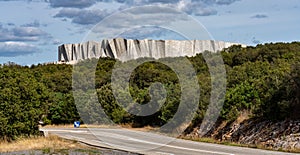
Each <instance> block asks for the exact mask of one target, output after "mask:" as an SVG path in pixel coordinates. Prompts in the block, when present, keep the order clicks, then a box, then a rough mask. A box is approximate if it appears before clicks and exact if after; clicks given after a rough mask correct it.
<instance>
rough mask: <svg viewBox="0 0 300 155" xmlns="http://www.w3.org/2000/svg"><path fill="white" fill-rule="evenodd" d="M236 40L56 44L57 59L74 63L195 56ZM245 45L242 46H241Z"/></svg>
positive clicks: (220, 48) (104, 41) (106, 41)
mask: <svg viewBox="0 0 300 155" xmlns="http://www.w3.org/2000/svg"><path fill="white" fill-rule="evenodd" d="M232 45H240V44H237V43H228V42H223V41H213V40H191V41H189V40H182V41H181V40H148V39H145V40H131V39H123V38H116V39H109V40H106V39H105V40H102V41H100V42H95V41H88V42H85V43H79V44H63V45H61V46H59V47H58V61H59V62H76V61H78V60H83V59H88V58H94V57H111V58H116V59H119V60H121V61H127V60H131V59H137V58H142V57H152V58H156V59H158V58H164V57H179V56H195V55H196V54H197V53H202V52H204V51H206V50H208V51H211V52H216V51H219V50H222V49H224V48H228V47H230V46H232ZM242 46H245V45H242Z"/></svg>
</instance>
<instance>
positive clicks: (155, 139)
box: [40, 128, 294, 155]
mask: <svg viewBox="0 0 300 155" xmlns="http://www.w3.org/2000/svg"><path fill="white" fill-rule="evenodd" d="M40 130H41V131H44V133H45V134H54V135H57V136H60V137H62V138H67V139H74V140H78V141H81V142H84V143H87V144H90V145H94V146H99V147H106V148H112V149H118V150H124V151H129V152H135V153H139V154H149V155H201V154H203V155H253V154H257V155H289V154H290V155H294V154H292V153H283V152H275V151H267V150H260V149H252V148H244V147H234V146H225V145H218V144H210V143H201V142H193V141H188V140H182V139H176V138H171V137H168V136H164V135H161V134H156V133H149V132H142V131H132V130H127V129H108V128H89V129H87V128H76V129H72V128H68V129H67V128H41V129H40Z"/></svg>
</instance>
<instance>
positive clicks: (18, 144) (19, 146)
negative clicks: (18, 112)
mask: <svg viewBox="0 0 300 155" xmlns="http://www.w3.org/2000/svg"><path fill="white" fill-rule="evenodd" d="M0 146H1V147H0V152H16V151H26V150H42V149H48V148H51V149H56V150H59V149H78V148H88V147H87V146H84V145H82V144H80V143H78V142H76V141H72V140H66V139H62V138H59V137H57V136H53V135H50V136H48V137H35V138H26V139H19V140H16V141H14V142H11V143H9V142H0Z"/></svg>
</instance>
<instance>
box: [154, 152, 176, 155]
mask: <svg viewBox="0 0 300 155" xmlns="http://www.w3.org/2000/svg"><path fill="white" fill-rule="evenodd" d="M155 153H157V154H166V155H174V154H172V153H167V152H155Z"/></svg>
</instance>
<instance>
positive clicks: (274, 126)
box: [187, 119, 300, 151]
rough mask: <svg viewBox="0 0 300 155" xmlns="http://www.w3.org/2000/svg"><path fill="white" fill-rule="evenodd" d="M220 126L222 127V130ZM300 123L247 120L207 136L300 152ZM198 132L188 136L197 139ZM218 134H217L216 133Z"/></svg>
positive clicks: (225, 126)
mask: <svg viewBox="0 0 300 155" xmlns="http://www.w3.org/2000/svg"><path fill="white" fill-rule="evenodd" d="M220 126H222V127H221V128H220ZM299 126H300V121H299V120H298V121H292V120H286V121H281V122H271V121H259V120H251V119H247V120H245V121H243V122H233V123H230V124H229V123H228V124H227V125H224V122H222V123H219V124H216V126H215V127H214V128H213V129H212V130H213V131H210V132H209V133H208V134H207V135H206V136H207V137H212V138H214V139H217V140H220V141H231V142H236V143H240V144H248V145H253V144H254V145H261V146H264V147H266V148H270V149H275V150H286V151H290V150H298V151H300V129H299V128H300V127H299ZM195 131H197V130H194V132H192V133H190V134H188V135H187V136H190V137H195V136H196V135H198V133H197V132H195ZM216 132H217V133H216Z"/></svg>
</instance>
